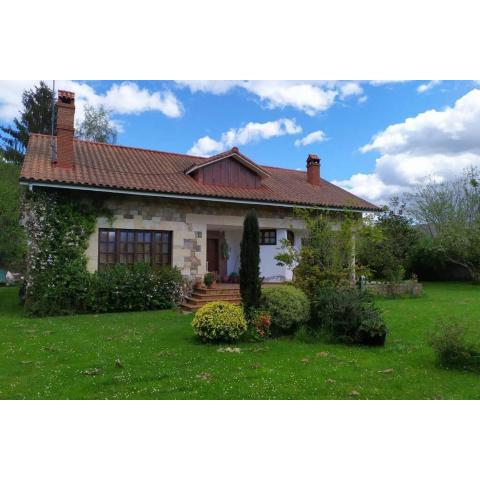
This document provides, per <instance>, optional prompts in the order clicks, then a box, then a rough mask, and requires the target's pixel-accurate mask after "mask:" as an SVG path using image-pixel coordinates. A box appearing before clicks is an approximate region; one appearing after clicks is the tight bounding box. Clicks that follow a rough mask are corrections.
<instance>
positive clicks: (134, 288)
mask: <svg viewBox="0 0 480 480" xmlns="http://www.w3.org/2000/svg"><path fill="white" fill-rule="evenodd" d="M182 282H183V279H182V275H181V273H180V271H179V270H178V269H177V268H173V269H172V268H161V269H155V268H152V267H151V266H150V265H147V264H145V263H139V264H135V265H133V266H128V267H127V266H125V265H115V266H113V267H112V268H109V269H108V270H105V271H103V272H96V273H94V274H93V275H91V278H90V284H89V287H88V291H89V295H88V299H87V302H86V305H84V310H86V311H91V312H99V313H100V312H122V311H135V310H136V311H138V310H161V309H167V308H172V307H174V306H175V305H176V304H177V303H179V301H180V300H181V297H182Z"/></svg>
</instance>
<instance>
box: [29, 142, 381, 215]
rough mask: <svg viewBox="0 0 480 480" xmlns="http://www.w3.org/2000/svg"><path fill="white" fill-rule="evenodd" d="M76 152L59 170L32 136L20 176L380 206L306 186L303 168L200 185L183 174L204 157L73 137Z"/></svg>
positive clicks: (324, 185) (325, 185)
mask: <svg viewBox="0 0 480 480" xmlns="http://www.w3.org/2000/svg"><path fill="white" fill-rule="evenodd" d="M232 152H235V150H233V151H232ZM74 154H75V168H74V169H68V168H59V167H58V166H56V165H54V164H52V162H51V157H50V137H49V136H48V135H40V134H32V135H31V136H30V141H29V143H28V148H27V153H26V156H25V161H24V163H23V167H22V172H21V175H20V180H22V181H34V182H45V183H52V184H64V185H78V186H91V187H99V188H106V189H115V190H136V191H139V192H142V191H143V192H156V193H164V194H179V195H187V196H202V197H212V198H215V197H216V198H228V199H236V200H250V201H251V200H253V201H258V202H271V203H288V204H297V205H316V206H324V207H337V208H338V207H340V208H343V207H346V208H350V209H359V210H377V209H378V207H376V206H375V205H372V204H371V203H369V202H367V201H365V200H362V199H361V198H359V197H356V196H355V195H352V194H351V193H349V192H347V191H345V190H343V189H342V188H340V187H337V186H335V185H333V184H331V183H329V182H327V181H326V180H324V179H321V180H320V185H319V186H315V185H310V184H309V183H307V175H306V172H305V171H297V170H289V169H285V168H275V167H267V166H262V167H261V168H262V169H263V170H264V171H266V172H267V173H268V174H269V176H268V177H264V178H263V179H262V184H261V186H260V187H258V188H245V187H232V186H219V185H204V184H202V183H199V182H197V181H196V180H195V179H194V178H192V177H191V176H189V175H186V174H185V173H184V172H185V171H186V170H188V169H189V168H191V167H192V166H194V165H196V164H200V163H205V160H206V159H205V158H204V157H196V156H191V155H185V154H179V153H167V152H160V151H156V150H146V149H142V148H132V147H123V146H118V145H109V144H105V143H96V142H89V141H84V140H74Z"/></svg>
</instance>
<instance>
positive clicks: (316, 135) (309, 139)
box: [295, 130, 327, 147]
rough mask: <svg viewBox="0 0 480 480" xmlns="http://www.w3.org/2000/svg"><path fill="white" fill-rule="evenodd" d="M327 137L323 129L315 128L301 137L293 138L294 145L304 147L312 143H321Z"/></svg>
mask: <svg viewBox="0 0 480 480" xmlns="http://www.w3.org/2000/svg"><path fill="white" fill-rule="evenodd" d="M326 139H327V137H326V135H325V132H324V131H323V130H316V131H315V132H310V133H309V134H308V135H306V136H305V137H303V138H300V139H298V140H295V146H296V147H305V146H306V145H310V144H312V143H321V142H323V141H325V140H326Z"/></svg>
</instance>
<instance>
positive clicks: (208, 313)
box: [192, 302, 247, 342]
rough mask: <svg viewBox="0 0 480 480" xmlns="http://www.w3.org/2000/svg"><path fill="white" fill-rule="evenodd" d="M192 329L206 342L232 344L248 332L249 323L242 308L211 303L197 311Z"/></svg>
mask: <svg viewBox="0 0 480 480" xmlns="http://www.w3.org/2000/svg"><path fill="white" fill-rule="evenodd" d="M192 327H193V331H194V332H195V334H196V335H197V336H198V337H200V338H201V339H202V340H203V341H204V342H208V341H213V342H219V341H225V342H232V341H235V340H238V338H239V337H240V336H241V335H242V334H243V333H244V332H245V331H246V330H247V322H246V321H245V317H244V315H243V311H242V309H241V308H240V307H238V306H236V305H232V304H231V303H227V302H210V303H207V304H206V305H204V306H203V307H201V308H200V309H199V310H197V312H196V313H195V316H194V317H193V320H192Z"/></svg>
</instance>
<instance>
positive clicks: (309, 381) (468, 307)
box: [0, 283, 480, 399]
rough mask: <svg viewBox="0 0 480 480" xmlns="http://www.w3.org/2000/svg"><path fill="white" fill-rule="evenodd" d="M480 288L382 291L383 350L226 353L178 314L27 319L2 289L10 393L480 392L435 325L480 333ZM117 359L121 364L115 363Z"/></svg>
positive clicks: (330, 395)
mask: <svg viewBox="0 0 480 480" xmlns="http://www.w3.org/2000/svg"><path fill="white" fill-rule="evenodd" d="M479 299H480V288H479V287H478V286H477V287H475V286H472V285H469V284H462V283H430V284H426V286H425V294H424V296H423V297H421V298H417V299H399V300H379V301H378V304H379V305H380V307H381V308H382V310H383V312H384V316H385V319H386V322H387V325H388V327H389V335H388V337H387V343H386V346H385V348H379V349H372V348H366V347H357V346H344V345H336V344H328V343H313V344H309V343H302V342H300V341H299V340H296V339H291V338H281V339H275V340H268V341H265V342H263V343H254V344H252V343H242V344H240V345H238V347H239V348H240V350H241V351H240V353H237V352H221V351H220V352H219V351H218V349H219V346H215V345H203V344H201V343H199V342H198V341H196V340H195V339H194V338H193V336H192V331H191V327H190V321H191V318H192V317H191V315H183V314H181V313H178V312H174V311H160V312H141V313H122V314H104V315H78V316H71V317H52V318H28V317H25V316H23V312H22V309H21V307H19V306H18V303H17V290H16V289H15V288H1V289H0V359H1V360H0V398H2V399H6V398H9V399H67V398H69V399H85V398H89V399H104V398H109V399H135V398H144V399H155V398H158V399H234V398H235V399H295V398H296V399H350V398H356V399H479V398H480V376H479V375H478V374H475V373H471V372H467V371H459V370H446V369H442V368H439V367H438V366H437V365H436V362H435V357H434V354H433V351H432V349H431V348H430V347H429V346H428V331H429V330H431V328H432V325H433V324H434V322H435V320H436V319H437V318H440V317H442V318H449V317H454V316H456V317H461V318H464V319H467V320H468V321H471V322H472V324H474V327H475V328H476V329H477V332H480V309H479ZM117 360H118V361H117Z"/></svg>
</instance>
